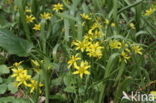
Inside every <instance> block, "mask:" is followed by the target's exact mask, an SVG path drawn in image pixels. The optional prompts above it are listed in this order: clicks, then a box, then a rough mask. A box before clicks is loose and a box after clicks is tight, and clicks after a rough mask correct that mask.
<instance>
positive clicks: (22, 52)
mask: <svg viewBox="0 0 156 103" xmlns="http://www.w3.org/2000/svg"><path fill="white" fill-rule="evenodd" d="M0 47H2V48H3V49H5V50H6V51H7V52H8V53H9V54H16V55H18V56H28V54H29V53H30V52H31V49H32V48H33V44H32V43H31V42H29V41H27V40H24V39H21V38H19V37H17V36H15V35H14V34H12V33H11V32H9V31H7V30H2V29H0Z"/></svg>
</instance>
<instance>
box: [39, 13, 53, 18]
mask: <svg viewBox="0 0 156 103" xmlns="http://www.w3.org/2000/svg"><path fill="white" fill-rule="evenodd" d="M51 16H52V15H51V14H50V13H46V12H44V13H43V14H41V19H50V18H51Z"/></svg>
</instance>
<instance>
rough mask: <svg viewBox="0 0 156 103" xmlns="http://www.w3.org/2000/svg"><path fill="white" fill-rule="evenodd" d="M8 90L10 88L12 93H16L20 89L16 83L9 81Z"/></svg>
mask: <svg viewBox="0 0 156 103" xmlns="http://www.w3.org/2000/svg"><path fill="white" fill-rule="evenodd" d="M8 90H10V91H11V93H13V94H14V93H16V92H17V91H18V88H17V86H15V84H14V83H9V84H8Z"/></svg>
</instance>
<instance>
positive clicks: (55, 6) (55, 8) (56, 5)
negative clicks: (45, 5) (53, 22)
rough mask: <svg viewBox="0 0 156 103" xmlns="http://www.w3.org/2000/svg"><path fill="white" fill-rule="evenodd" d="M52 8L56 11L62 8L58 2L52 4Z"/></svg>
mask: <svg viewBox="0 0 156 103" xmlns="http://www.w3.org/2000/svg"><path fill="white" fill-rule="evenodd" d="M53 10H54V11H56V12H58V11H60V10H63V4H60V3H58V4H55V5H53Z"/></svg>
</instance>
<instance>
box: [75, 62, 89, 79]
mask: <svg viewBox="0 0 156 103" xmlns="http://www.w3.org/2000/svg"><path fill="white" fill-rule="evenodd" d="M74 67H75V69H77V71H75V72H73V74H79V75H80V77H81V78H82V77H83V75H84V74H87V75H89V74H90V72H89V71H88V70H87V69H89V68H90V67H91V66H90V65H89V64H88V62H87V61H82V62H81V63H80V65H79V66H78V65H77V64H76V63H75V65H74Z"/></svg>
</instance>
